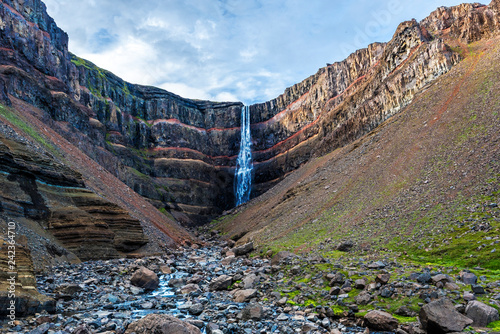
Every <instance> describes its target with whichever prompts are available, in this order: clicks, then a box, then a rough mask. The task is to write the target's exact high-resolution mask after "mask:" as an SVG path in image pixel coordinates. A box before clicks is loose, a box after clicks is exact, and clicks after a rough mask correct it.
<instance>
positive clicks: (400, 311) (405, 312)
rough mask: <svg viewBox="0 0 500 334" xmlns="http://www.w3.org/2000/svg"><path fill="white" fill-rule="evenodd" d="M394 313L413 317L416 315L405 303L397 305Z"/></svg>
mask: <svg viewBox="0 0 500 334" xmlns="http://www.w3.org/2000/svg"><path fill="white" fill-rule="evenodd" d="M394 314H397V315H400V316H402V317H414V316H415V315H416V313H415V312H413V311H412V310H410V309H409V308H408V306H406V305H403V306H401V307H399V308H398V309H397V310H396V311H395V312H394Z"/></svg>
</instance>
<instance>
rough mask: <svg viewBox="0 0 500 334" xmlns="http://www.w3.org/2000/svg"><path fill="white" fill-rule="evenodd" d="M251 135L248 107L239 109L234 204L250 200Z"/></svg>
mask: <svg viewBox="0 0 500 334" xmlns="http://www.w3.org/2000/svg"><path fill="white" fill-rule="evenodd" d="M251 145H252V136H251V135H250V108H249V107H248V106H244V107H243V108H242V109H241V141H240V153H239V154H238V160H237V161H236V172H235V178H234V179H235V188H236V189H235V190H236V206H238V205H240V204H243V203H246V202H248V201H249V200H250V192H251V191H252V169H253V164H252V149H251V147H250V146H251Z"/></svg>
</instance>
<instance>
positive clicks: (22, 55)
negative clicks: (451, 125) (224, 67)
mask: <svg viewBox="0 0 500 334" xmlns="http://www.w3.org/2000/svg"><path fill="white" fill-rule="evenodd" d="M3 3H4V5H3V7H2V13H1V17H2V18H3V23H2V24H3V26H4V27H5V28H4V29H3V30H2V48H1V49H0V51H1V52H2V57H1V58H2V82H3V83H2V85H3V87H4V88H3V89H2V91H3V98H4V101H5V103H7V104H9V95H11V96H13V97H15V98H17V99H20V100H22V101H25V102H27V103H29V104H31V105H33V106H35V107H37V108H40V109H41V110H43V111H44V112H45V113H46V114H47V115H49V116H50V117H51V118H52V119H53V120H54V121H55V122H57V123H61V124H62V123H65V124H70V128H69V129H68V128H64V126H60V129H59V130H58V131H59V132H60V133H61V134H62V135H63V136H64V137H65V138H67V139H68V140H70V141H71V142H72V143H73V144H75V145H76V146H77V147H78V148H80V149H82V150H84V151H85V152H86V153H87V154H88V155H89V156H90V157H91V158H92V159H94V160H95V161H97V162H98V163H99V164H100V165H102V166H103V167H104V168H105V169H106V170H108V171H109V172H110V173H112V174H113V175H115V176H116V177H118V178H119V179H120V180H122V181H123V182H125V183H126V184H127V185H128V186H129V187H130V188H131V189H133V190H134V191H136V192H137V193H139V194H140V195H142V196H144V197H145V198H147V199H148V201H149V202H150V203H152V204H153V205H154V206H155V207H157V208H158V209H164V210H166V211H168V212H170V213H171V214H172V215H173V216H174V218H175V219H176V220H177V221H180V222H182V223H183V224H185V225H191V226H193V225H197V224H200V223H203V222H207V221H209V220H210V219H212V218H214V217H216V216H217V215H219V214H220V213H222V212H223V211H224V210H228V209H230V208H232V207H233V206H234V204H235V199H234V194H233V182H234V169H235V165H236V158H237V155H238V152H239V137H240V110H241V108H242V104H241V103H218V102H210V101H195V100H189V99H186V98H182V97H179V96H176V95H174V94H172V93H169V92H166V91H164V90H161V89H158V88H154V87H144V86H139V85H133V84H131V83H128V82H125V81H123V80H121V79H120V78H118V77H116V76H115V75H113V74H112V73H110V72H108V71H106V70H104V69H100V68H98V67H97V66H95V65H93V64H92V63H90V62H88V61H86V60H83V59H81V58H78V57H77V56H75V55H73V54H71V53H70V52H69V51H68V48H67V46H68V37H67V35H66V34H65V33H64V32H63V31H62V30H60V29H59V28H58V27H57V25H56V24H55V22H54V21H53V20H52V19H51V18H50V17H49V16H48V15H47V13H46V11H45V8H44V5H43V4H42V3H41V2H38V1H29V2H23V3H21V2H18V1H4V2H3ZM497 29H498V14H497V11H496V9H495V4H494V2H493V3H492V5H490V6H483V5H478V4H466V5H461V6H458V7H453V8H448V9H445V8H441V9H438V10H437V11H436V12H434V13H432V14H431V16H429V17H428V18H426V19H424V20H423V21H422V22H420V23H418V22H416V21H409V22H405V23H402V24H401V25H400V26H399V27H398V29H397V31H396V32H395V34H394V36H393V38H392V39H391V41H389V42H388V43H375V44H372V45H370V46H368V48H366V49H362V50H358V51H357V52H355V53H353V54H352V55H350V56H349V57H348V58H347V59H346V60H344V61H342V62H339V63H335V64H332V65H329V66H327V67H325V68H322V69H320V70H319V71H318V72H317V73H316V74H315V75H312V76H311V77H309V78H307V79H305V80H304V81H302V82H301V83H299V84H296V85H294V86H292V87H290V88H288V89H286V91H285V92H284V94H282V95H281V96H279V97H277V98H276V99H274V100H271V101H269V102H265V103H261V104H256V105H252V106H249V108H250V114H251V124H252V125H251V131H252V136H253V138H255V139H254V142H253V159H254V168H255V170H254V177H253V178H254V186H253V196H258V195H260V194H262V193H264V192H265V191H267V190H268V189H270V188H271V187H272V186H273V185H275V184H277V183H278V182H279V181H280V180H282V179H283V177H284V176H285V175H287V173H289V172H291V171H293V170H295V169H296V168H298V167H299V166H300V165H302V164H303V163H305V162H307V161H308V160H310V159H311V158H312V157H314V156H320V155H323V154H325V153H327V152H330V151H332V150H334V149H335V148H338V147H341V146H343V145H345V144H346V143H349V142H351V141H352V140H354V139H356V138H359V137H360V136H361V135H363V134H365V133H366V132H368V131H370V130H372V129H374V128H375V127H376V126H377V125H378V124H380V123H382V122H383V121H384V120H386V119H387V118H388V117H390V116H392V115H394V114H395V113H397V112H398V111H399V110H400V109H401V108H403V107H404V106H406V105H407V104H408V103H410V101H411V100H412V99H413V97H414V96H415V94H416V93H417V92H418V91H419V90H420V89H421V88H422V87H424V86H425V85H427V84H428V83H429V82H431V81H432V80H434V79H435V78H436V77H438V76H440V75H442V74H443V73H446V72H447V71H449V69H450V68H452V66H454V65H455V64H457V63H458V62H459V61H460V54H459V52H455V51H454V50H453V47H456V46H457V43H459V42H462V43H470V42H473V41H475V40H478V39H480V38H484V37H487V36H490V35H493V34H494V33H495V31H497ZM352 101H356V103H352Z"/></svg>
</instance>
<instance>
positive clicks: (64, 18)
mask: <svg viewBox="0 0 500 334" xmlns="http://www.w3.org/2000/svg"><path fill="white" fill-rule="evenodd" d="M44 2H45V4H46V5H47V8H48V12H49V14H50V15H51V16H52V17H53V18H54V19H55V20H56V22H57V24H58V25H59V27H61V28H62V29H63V30H65V31H66V32H67V33H68V35H69V38H70V44H69V48H70V51H72V52H73V53H75V54H77V55H78V56H80V57H82V58H85V59H88V60H90V61H92V62H94V63H95V64H96V65H98V66H100V67H103V68H105V69H107V70H110V71H111V72H113V73H115V74H116V75H118V76H120V77H122V78H123V79H125V80H127V81H129V82H132V83H138V84H144V85H153V86H157V87H161V88H164V89H166V90H168V91H171V92H173V93H176V94H179V95H181V96H183V97H187V98H193V99H206V100H215V101H242V102H244V103H246V104H251V103H256V102H264V101H267V100H270V99H272V98H274V97H277V96H278V95H280V94H281V93H283V91H284V90H285V88H286V87H289V86H291V85H293V84H294V83H297V82H300V81H302V80H303V79H305V78H307V77H308V76H310V75H312V74H314V73H316V71H317V70H318V69H319V68H320V67H323V66H325V65H326V63H333V62H335V61H340V60H342V59H344V58H345V57H346V56H348V55H349V53H351V52H353V51H355V50H356V49H359V48H363V47H366V46H367V45H368V44H369V43H371V42H376V41H377V42H386V41H388V40H389V39H390V38H391V37H392V35H393V33H394V31H395V29H396V27H397V25H398V24H399V23H400V22H402V21H404V20H411V19H412V18H416V19H417V20H421V19H423V18H424V17H426V16H427V15H428V14H429V13H430V12H432V11H433V10H434V9H436V8H437V7H439V6H452V5H457V4H459V3H461V2H462V1H452V0H420V1H403V0H381V1H373V0H354V1H337V0H302V1H299V0H146V1H144V0H78V1H75V0H44ZM417 3H418V5H417Z"/></svg>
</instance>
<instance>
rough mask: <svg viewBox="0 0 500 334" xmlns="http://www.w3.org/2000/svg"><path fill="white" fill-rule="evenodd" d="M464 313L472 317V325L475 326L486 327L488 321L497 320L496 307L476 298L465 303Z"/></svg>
mask: <svg viewBox="0 0 500 334" xmlns="http://www.w3.org/2000/svg"><path fill="white" fill-rule="evenodd" d="M465 315H466V316H467V317H468V318H471V319H472V321H473V323H472V326H477V327H486V326H487V325H488V324H489V323H490V322H493V321H497V320H499V317H498V310H497V309H495V308H493V307H491V306H489V305H486V304H484V303H481V302H480V301H477V300H473V301H471V302H469V303H468V304H467V307H466V308H465Z"/></svg>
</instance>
